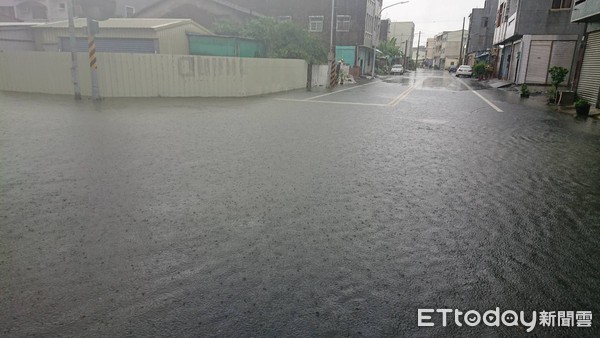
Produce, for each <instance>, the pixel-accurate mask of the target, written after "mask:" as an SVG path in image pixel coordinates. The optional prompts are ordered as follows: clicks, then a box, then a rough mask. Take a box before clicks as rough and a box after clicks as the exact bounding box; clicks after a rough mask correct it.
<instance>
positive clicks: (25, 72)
mask: <svg viewBox="0 0 600 338" xmlns="http://www.w3.org/2000/svg"><path fill="white" fill-rule="evenodd" d="M97 57H98V78H99V85H100V95H101V96H102V97H158V96H162V97H194V96H198V97H239V96H252V95H262V94H268V93H274V92H281V91H286V90H292V89H298V88H304V87H305V86H306V74H307V70H308V69H307V68H308V65H307V64H306V62H305V61H304V60H286V59H254V58H224V57H206V56H180V55H153V54H125V53H98V54H97ZM78 60H79V74H80V83H81V91H82V95H85V96H90V95H91V89H90V71H89V66H88V58H87V55H86V54H85V53H80V54H79V57H78ZM70 64H71V60H70V53H53V52H3V53H0V90H6V91H18V92H34V93H47V94H65V95H69V94H72V93H73V85H72V82H71V72H70Z"/></svg>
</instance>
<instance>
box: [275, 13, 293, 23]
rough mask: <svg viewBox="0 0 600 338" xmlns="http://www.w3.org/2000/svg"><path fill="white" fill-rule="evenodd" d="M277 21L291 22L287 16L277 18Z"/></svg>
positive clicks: (290, 18)
mask: <svg viewBox="0 0 600 338" xmlns="http://www.w3.org/2000/svg"><path fill="white" fill-rule="evenodd" d="M277 21H279V22H286V21H292V17H291V16H289V15H282V16H278V17H277Z"/></svg>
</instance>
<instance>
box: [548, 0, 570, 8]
mask: <svg viewBox="0 0 600 338" xmlns="http://www.w3.org/2000/svg"><path fill="white" fill-rule="evenodd" d="M572 3H573V1H572V0H553V1H552V9H571V4H572Z"/></svg>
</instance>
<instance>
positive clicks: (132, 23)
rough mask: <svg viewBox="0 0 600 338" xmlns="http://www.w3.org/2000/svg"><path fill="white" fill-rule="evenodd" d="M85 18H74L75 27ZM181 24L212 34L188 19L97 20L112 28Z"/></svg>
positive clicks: (53, 24) (50, 25)
mask: <svg viewBox="0 0 600 338" xmlns="http://www.w3.org/2000/svg"><path fill="white" fill-rule="evenodd" d="M86 21H87V20H86V19H85V18H78V19H75V28H83V27H86V26H87V22H86ZM183 24H193V25H195V26H197V27H198V28H200V30H204V31H205V34H210V35H212V32H211V31H209V30H208V29H206V28H204V27H202V26H200V25H199V24H197V23H196V22H194V21H192V20H190V19H140V18H135V19H132V18H127V19H121V18H114V19H113V18H111V19H108V20H104V21H99V26H100V28H114V29H152V30H155V31H158V30H162V29H168V28H172V27H176V26H179V25H183ZM68 27H69V23H68V21H67V20H64V21H56V22H50V23H46V24H41V25H37V26H36V27H35V28H68Z"/></svg>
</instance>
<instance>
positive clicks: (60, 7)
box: [58, 2, 67, 11]
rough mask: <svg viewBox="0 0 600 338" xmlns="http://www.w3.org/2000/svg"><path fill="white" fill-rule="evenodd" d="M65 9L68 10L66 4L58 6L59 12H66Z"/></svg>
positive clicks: (62, 3)
mask: <svg viewBox="0 0 600 338" xmlns="http://www.w3.org/2000/svg"><path fill="white" fill-rule="evenodd" d="M65 9H67V4H66V3H64V2H61V3H59V4H58V10H59V11H64V10H65Z"/></svg>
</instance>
